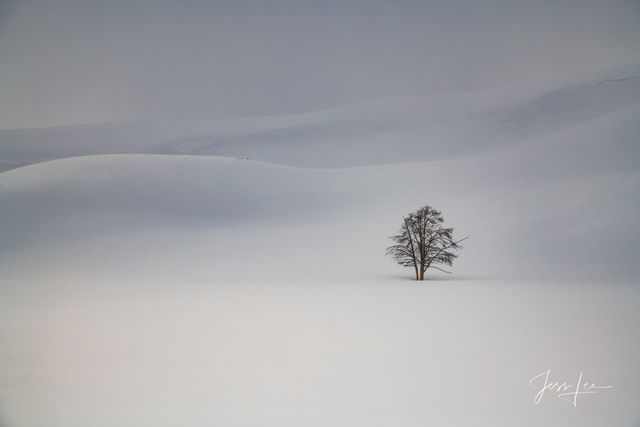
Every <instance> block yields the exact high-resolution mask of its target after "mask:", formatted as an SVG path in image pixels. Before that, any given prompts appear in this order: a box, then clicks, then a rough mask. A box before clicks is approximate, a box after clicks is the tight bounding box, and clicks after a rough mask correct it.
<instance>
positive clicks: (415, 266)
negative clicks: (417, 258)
mask: <svg viewBox="0 0 640 427" xmlns="http://www.w3.org/2000/svg"><path fill="white" fill-rule="evenodd" d="M413 268H415V269H416V280H419V279H418V266H417V265H414V266H413Z"/></svg>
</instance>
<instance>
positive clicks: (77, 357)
mask: <svg viewBox="0 0 640 427" xmlns="http://www.w3.org/2000/svg"><path fill="white" fill-rule="evenodd" d="M638 89H639V85H638V73H637V67H636V66H631V67H624V68H622V69H617V70H615V72H609V73H605V74H603V75H598V76H591V77H588V76H587V77H585V78H583V79H581V80H579V81H572V82H564V83H563V84H562V85H560V86H558V87H556V88H543V89H531V88H521V90H520V91H518V93H517V94H515V95H514V93H513V92H512V91H506V92H504V93H488V94H463V95H455V96H440V97H438V98H437V99H436V98H410V99H393V100H384V101H380V102H377V103H370V104H367V105H359V106H351V107H341V108H336V109H332V110H327V111H320V112H313V113H308V114H301V115H294V116H282V117H263V118H239V119H233V120H223V121H217V122H183V123H162V124H151V123H141V124H125V125H99V126H98V125H96V126H84V127H72V128H60V129H30V130H12V131H0V163H1V164H2V167H3V168H4V169H5V170H4V172H2V173H0V424H2V425H3V426H4V425H5V424H6V425H7V426H10V427H13V426H43V427H44V426H46V427H51V426H65V427H66V426H76V425H91V426H105V427H107V426H109V427H111V426H114V425H118V426H119V425H135V426H155V425H171V426H181V425H190V426H210V425H238V426H257V425H260V426H278V427H279V426H284V425H292V426H294V425H296V426H297V425H305V426H325V425H332V426H333V425H336V426H337V425H345V426H388V425H399V426H410V425H445V426H446V425H450V426H456V425H486V426H495V425H546V424H549V423H552V424H558V425H575V426H578V425H580V426H600V425H623V426H632V425H636V424H637V422H638V420H639V419H640V415H639V413H638V411H637V402H638V399H639V398H640V396H639V394H638V390H640V388H639V387H638V384H640V377H639V376H638V375H639V374H638V372H639V371H638V370H637V369H636V368H637V360H639V358H640V354H639V349H638V346H637V345H636V343H637V342H638V339H640V336H638V334H639V331H638V328H637V326H635V325H638V324H639V323H640V318H639V314H638V313H639V312H638V310H637V306H638V302H640V287H638V283H637V279H638V277H640V266H639V265H638V262H637V258H638V254H639V253H640V225H639V224H640V223H639V222H638V220H637V219H638V218H640V194H639V192H640V148H639V146H638V137H639V136H640V129H639V127H638V123H640V121H639V120H638V119H639V118H640V97H639V92H638ZM246 157H249V159H246ZM17 166H22V167H17ZM426 203H428V204H431V205H433V206H434V207H436V208H438V209H441V210H442V211H443V213H444V216H445V219H446V222H447V224H449V225H452V226H454V227H455V229H456V232H457V234H458V235H459V236H463V235H466V234H470V235H471V237H470V239H469V240H468V241H466V242H465V248H464V250H463V251H462V253H461V256H460V258H459V259H458V260H457V262H456V263H455V265H454V269H453V271H454V273H453V275H452V276H450V277H447V278H446V279H447V280H442V279H444V277H443V276H442V275H432V274H428V276H429V279H437V280H430V281H429V282H428V283H422V284H420V285H418V284H416V282H414V281H412V280H410V279H411V275H410V272H407V271H405V270H403V269H402V268H400V267H398V266H396V265H395V264H394V263H393V262H392V261H391V260H390V259H388V258H385V257H384V248H385V247H386V245H388V244H389V240H388V238H387V237H388V236H389V235H391V234H392V233H394V232H395V230H396V227H397V226H398V224H399V221H400V219H401V217H402V215H404V214H406V213H407V212H408V211H410V210H413V209H416V208H417V207H419V206H421V205H423V204H426ZM528 279H532V280H535V281H532V282H529V281H525V280H528ZM549 368H551V369H552V370H553V372H554V375H557V376H558V377H557V379H558V380H560V381H572V380H573V379H574V378H575V376H576V375H577V374H578V372H580V370H583V371H584V374H585V376H586V378H587V381H594V382H597V383H600V384H611V385H613V386H614V389H613V390H610V391H611V393H605V392H604V391H603V393H602V394H599V395H597V396H584V400H582V399H581V400H580V403H579V406H578V407H577V408H574V407H572V406H571V405H569V404H568V403H567V402H563V401H561V400H560V399H557V397H553V396H547V397H545V401H544V403H543V404H542V405H540V406H536V405H534V404H533V396H534V394H535V392H534V390H533V389H532V388H531V387H530V386H529V379H530V378H531V377H532V376H534V375H536V374H538V373H540V372H542V371H544V370H546V369H549ZM550 420H552V421H550Z"/></svg>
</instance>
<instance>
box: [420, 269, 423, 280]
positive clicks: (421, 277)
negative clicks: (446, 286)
mask: <svg viewBox="0 0 640 427" xmlns="http://www.w3.org/2000/svg"><path fill="white" fill-rule="evenodd" d="M420 280H424V271H422V270H420Z"/></svg>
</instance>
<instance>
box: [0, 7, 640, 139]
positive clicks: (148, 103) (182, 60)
mask: <svg viewBox="0 0 640 427" xmlns="http://www.w3.org/2000/svg"><path fill="white" fill-rule="evenodd" d="M639 45H640V2H639V1H637V0H627V1H623V0H619V1H618V0H601V1H592V0H576V1H562V0H553V1H552V0H549V1H543V0H538V1H513V0H504V1H502V0H500V1H498V0H489V1H479V0H473V1H451V0H443V1H386V2H383V1H375V0H354V1H349V0H340V1H334V0H327V1H277V0H275V1H212V2H205V1H185V0H183V1H162V0H156V1H115V0H114V1H107V0H94V1H91V0H81V1H66V0H50V1H11V0H0V128H18V127H41V126H57V125H66V124H82V123H95V122H113V121H135V120H166V119H187V118H214V117H227V116H236V115H263V114H279V113H289V112H301V111H308V110H313V109H317V108H323V107H327V106H333V105H339V104H348V103H355V102H359V101H363V100H367V99H373V98H380V97H388V96H396V95H419V94H425V93H429V92H449V91H467V90H475V89H482V88H488V87H494V86H500V85H510V84H514V83H518V82H526V83H530V82H538V81H539V82H544V81H547V80H549V79H551V78H554V77H558V76H563V75H567V76H569V75H572V74H582V73H584V72H589V71H599V70H601V69H604V68H607V67H609V66H613V65H618V64H624V63H631V62H638V61H639V60H640V49H638V46H639Z"/></svg>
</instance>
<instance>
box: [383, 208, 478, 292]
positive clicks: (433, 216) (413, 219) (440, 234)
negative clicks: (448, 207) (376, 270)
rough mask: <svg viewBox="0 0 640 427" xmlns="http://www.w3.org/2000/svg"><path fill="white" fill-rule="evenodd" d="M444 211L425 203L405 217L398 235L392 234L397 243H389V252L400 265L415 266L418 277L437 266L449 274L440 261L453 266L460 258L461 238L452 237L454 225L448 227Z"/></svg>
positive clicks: (422, 277) (421, 277) (418, 278)
mask: <svg viewBox="0 0 640 427" xmlns="http://www.w3.org/2000/svg"><path fill="white" fill-rule="evenodd" d="M443 222H444V219H443V218H442V214H441V213H440V212H439V211H437V210H435V209H433V208H432V207H431V206H423V207H421V208H420V209H418V210H417V211H415V212H412V213H410V214H409V215H407V216H406V217H404V218H403V221H402V226H401V227H400V230H399V231H398V234H396V235H395V236H391V239H392V240H393V241H394V243H395V245H392V246H389V247H388V248H387V250H386V254H387V255H391V256H392V257H393V259H395V260H396V261H397V262H398V264H400V265H402V266H404V267H413V268H414V270H415V272H416V280H424V272H425V271H427V269H428V268H434V269H436V270H440V271H442V272H445V273H450V271H446V270H444V269H442V268H440V267H438V266H437V265H438V264H445V265H448V266H451V265H452V264H453V260H454V259H456V258H457V257H458V255H457V254H455V253H454V251H457V250H459V249H461V248H462V246H461V245H460V242H462V241H463V240H465V239H467V238H468V237H469V236H467V237H464V238H463V239H460V240H454V239H453V228H445V227H444V226H443V225H442V224H443Z"/></svg>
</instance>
